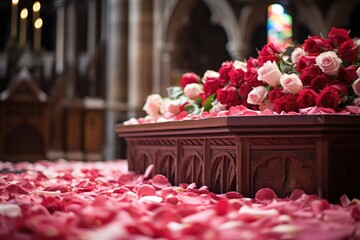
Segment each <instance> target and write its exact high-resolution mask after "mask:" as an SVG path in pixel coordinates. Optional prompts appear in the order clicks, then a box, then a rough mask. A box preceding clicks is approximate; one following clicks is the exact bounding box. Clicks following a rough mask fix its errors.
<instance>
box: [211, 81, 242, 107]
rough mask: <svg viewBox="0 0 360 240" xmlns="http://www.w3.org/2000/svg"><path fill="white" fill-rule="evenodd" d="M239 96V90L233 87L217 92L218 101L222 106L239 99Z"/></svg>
mask: <svg viewBox="0 0 360 240" xmlns="http://www.w3.org/2000/svg"><path fill="white" fill-rule="evenodd" d="M238 96H239V92H238V89H237V88H235V87H233V86H226V87H224V88H220V89H218V90H216V99H217V100H218V101H219V103H221V104H224V105H225V104H227V103H228V102H232V101H234V100H235V99H237V98H238Z"/></svg>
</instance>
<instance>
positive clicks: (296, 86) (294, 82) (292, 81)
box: [280, 73, 303, 94]
mask: <svg viewBox="0 0 360 240" xmlns="http://www.w3.org/2000/svg"><path fill="white" fill-rule="evenodd" d="M280 84H281V86H282V87H283V88H284V90H285V91H286V92H289V93H292V94H297V93H298V92H299V91H300V90H301V89H302V88H303V84H302V82H301V80H300V78H299V76H298V75H296V74H295V73H292V74H286V73H285V74H283V75H282V76H281V78H280Z"/></svg>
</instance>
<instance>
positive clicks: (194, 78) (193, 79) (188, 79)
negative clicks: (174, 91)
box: [180, 72, 200, 88]
mask: <svg viewBox="0 0 360 240" xmlns="http://www.w3.org/2000/svg"><path fill="white" fill-rule="evenodd" d="M199 81H200V77H199V76H198V75H197V74H196V73H193V72H189V73H184V74H183V75H182V76H181V79H180V86H181V87H182V88H184V87H185V86H186V85H187V84H190V83H198V82H199Z"/></svg>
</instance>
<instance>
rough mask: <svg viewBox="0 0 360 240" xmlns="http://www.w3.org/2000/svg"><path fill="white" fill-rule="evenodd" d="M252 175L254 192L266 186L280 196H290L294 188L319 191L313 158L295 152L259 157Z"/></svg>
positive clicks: (307, 191) (310, 191) (253, 167)
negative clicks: (306, 157)
mask: <svg viewBox="0 0 360 240" xmlns="http://www.w3.org/2000/svg"><path fill="white" fill-rule="evenodd" d="M251 176H252V180H251V182H252V186H253V189H252V190H253V193H255V192H256V191H257V190H259V189H261V188H264V187H268V188H271V189H273V190H274V191H275V192H276V193H277V195H278V196H279V197H286V196H289V195H290V194H291V192H292V191H293V190H294V189H303V190H304V191H305V192H306V193H309V194H310V193H317V189H316V188H315V186H316V175H315V172H314V166H312V162H311V159H305V158H303V157H301V156H298V155H296V154H294V153H289V152H276V153H274V154H272V155H270V156H266V157H264V158H261V159H258V160H257V161H256V163H254V166H252V174H251Z"/></svg>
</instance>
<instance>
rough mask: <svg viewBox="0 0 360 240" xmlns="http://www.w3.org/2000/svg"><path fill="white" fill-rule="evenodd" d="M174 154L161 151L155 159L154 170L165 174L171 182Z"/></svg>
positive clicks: (174, 165)
mask: <svg viewBox="0 0 360 240" xmlns="http://www.w3.org/2000/svg"><path fill="white" fill-rule="evenodd" d="M175 160H176V156H175V153H174V152H165V153H163V154H162V155H161V156H160V158H159V159H158V160H156V161H155V172H157V173H160V174H163V175H164V176H166V177H167V178H168V179H169V181H170V182H171V183H172V184H175V172H176V163H175Z"/></svg>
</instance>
